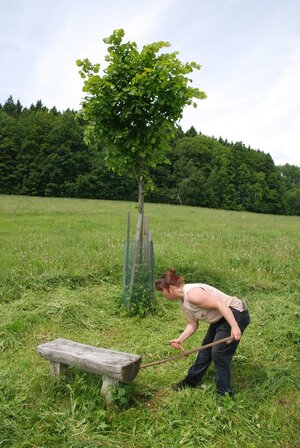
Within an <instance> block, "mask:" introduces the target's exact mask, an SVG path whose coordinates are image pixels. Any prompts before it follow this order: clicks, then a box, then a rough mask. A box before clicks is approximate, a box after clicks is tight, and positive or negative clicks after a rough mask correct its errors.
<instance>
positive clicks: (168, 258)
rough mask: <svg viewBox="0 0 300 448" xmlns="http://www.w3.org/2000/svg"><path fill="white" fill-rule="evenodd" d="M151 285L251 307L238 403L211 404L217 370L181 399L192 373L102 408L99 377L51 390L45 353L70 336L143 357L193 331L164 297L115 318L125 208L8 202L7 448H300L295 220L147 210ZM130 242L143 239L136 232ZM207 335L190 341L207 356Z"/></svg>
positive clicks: (0, 294)
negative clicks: (215, 293)
mask: <svg viewBox="0 0 300 448" xmlns="http://www.w3.org/2000/svg"><path fill="white" fill-rule="evenodd" d="M145 208H146V214H147V215H148V216H149V219H150V228H151V232H152V236H153V240H154V250H155V271H156V274H159V273H160V272H162V271H164V270H166V269H167V268H169V267H176V268H177V270H178V271H179V273H181V274H183V275H184V276H185V279H186V281H187V282H194V281H201V282H204V283H210V284H212V285H214V286H216V287H218V288H220V289H223V290H224V291H225V292H227V293H229V294H233V295H237V296H240V297H241V298H243V299H244V300H246V302H247V304H248V308H249V310H250V314H251V318H252V323H251V325H250V326H249V327H248V328H247V330H246V332H245V335H244V337H243V338H242V341H241V344H240V346H239V349H238V352H237V354H236V355H235V358H234V362H233V383H234V387H235V390H236V397H235V399H234V400H230V399H227V397H225V398H224V399H222V400H220V399H217V398H216V396H215V385H214V369H213V367H212V368H211V369H210V370H209V371H208V372H207V374H206V376H205V378H204V382H203V384H202V385H201V386H199V387H198V388H197V389H191V390H183V391H180V392H174V391H172V390H171V387H170V386H171V385H172V384H174V383H176V382H177V381H179V380H181V379H182V378H183V377H184V376H185V373H186V369H187V367H188V366H189V365H190V364H191V363H192V361H193V355H192V356H191V357H189V358H188V359H186V358H184V359H183V360H180V361H176V362H171V363H166V364H162V365H159V366H156V367H151V368H147V369H142V370H141V371H140V372H139V374H138V376H137V378H136V379H135V381H134V383H133V384H132V385H130V386H121V387H120V388H119V390H118V391H117V392H116V393H115V403H114V405H113V406H111V407H110V408H107V409H106V408H105V406H104V402H103V399H102V397H101V395H100V387H101V378H99V377H97V376H95V375H90V374H85V373H83V372H80V371H77V370H75V369H74V370H72V371H71V374H70V376H68V377H66V378H64V379H63V380H62V381H61V382H60V383H55V382H54V381H53V380H52V379H51V378H50V375H49V366H48V363H47V362H46V361H45V360H43V359H42V358H41V357H39V355H38V354H37V352H36V346H37V345H38V344H41V343H43V342H46V341H49V340H52V339H55V338H58V337H63V338H67V339H72V340H75V341H78V342H82V343H86V344H91V345H97V346H99V347H105V348H110V349H115V350H121V351H126V352H131V353H136V354H140V355H142V356H143V363H148V362H151V361H156V360H159V359H161V358H164V357H168V356H172V355H175V354H177V352H175V351H174V350H173V349H172V348H170V347H169V346H168V345H167V344H166V342H167V341H168V340H170V339H173V338H175V337H177V336H178V335H179V334H180V332H181V331H182V330H183V328H184V325H185V322H184V318H183V315H182V313H181V310H180V306H179V305H178V304H176V303H168V302H167V301H166V299H163V298H162V297H160V296H159V295H157V303H156V307H155V312H154V313H153V314H151V315H149V316H148V317H146V318H139V317H129V316H128V315H126V313H125V312H124V310H123V308H122V307H121V306H120V300H119V298H120V296H121V293H122V270H123V243H124V240H125V236H126V225H127V212H128V211H130V212H131V215H132V222H133V223H135V218H136V213H137V210H136V205H135V204H133V203H126V202H112V201H96V200H76V199H54V198H32V197H18V196H0V241H1V245H0V266H1V269H0V300H1V310H2V312H1V317H0V389H1V390H0V447H1V448H2V447H3V448H4V447H5V448H25V447H26V448H29V447H30V448H46V447H47V448H56V447H62V448H97V447H110V448H181V447H182V448H194V447H206V448H222V447H227V448H237V447H241V448H248V447H249V448H250V447H251V448H267V447H273V448H275V447H278V448H279V447H280V448H299V447H300V393H299V391H300V381H299V378H300V356H299V349H300V327H299V322H300V294H299V289H300V257H299V252H300V251H299V250H300V218H299V217H287V216H271V215H258V214H250V213H244V212H233V211H221V210H212V209H204V208H196V207H195V208H193V207H183V206H171V205H161V204H146V207H145ZM132 234H134V229H132ZM206 328H207V327H206V325H205V324H200V326H199V330H198V332H197V333H196V334H195V335H194V336H193V337H192V338H190V339H189V340H188V341H186V342H185V348H186V349H190V348H193V347H197V346H199V345H200V344H201V340H202V337H203V335H204V332H205V331H206Z"/></svg>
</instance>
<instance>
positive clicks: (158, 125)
mask: <svg viewBox="0 0 300 448" xmlns="http://www.w3.org/2000/svg"><path fill="white" fill-rule="evenodd" d="M123 37H124V31H123V30H122V29H120V30H115V31H114V32H113V34H112V35H111V36H110V37H108V38H105V39H103V41H104V43H106V44H107V45H109V47H108V54H107V56H106V58H105V60H106V62H107V63H108V65H107V67H106V68H105V69H104V70H103V73H102V75H100V74H99V70H100V64H95V65H94V64H92V63H91V62H90V61H89V60H88V59H83V60H78V61H77V65H78V66H79V67H80V68H81V70H80V74H81V76H82V78H84V79H85V81H84V87H83V91H84V92H85V93H86V96H85V98H84V100H83V102H82V110H81V114H82V116H83V118H84V119H85V120H86V121H87V122H88V126H87V128H86V139H87V141H88V142H93V143H97V142H98V143H101V144H102V145H103V144H104V147H105V160H106V163H107V165H108V166H109V167H110V168H111V169H112V170H114V171H118V172H119V173H120V174H124V173H125V174H127V175H129V176H130V175H131V176H134V177H135V178H136V180H137V183H138V187H139V189H138V191H139V192H138V211H139V218H138V225H137V240H138V241H140V240H141V239H142V234H143V230H142V229H143V216H144V193H145V190H147V188H149V187H151V170H153V168H155V167H156V166H157V165H158V164H160V163H163V162H166V161H167V160H166V153H167V151H168V150H169V149H170V148H169V141H170V139H171V137H172V136H174V135H175V129H176V124H177V121H178V120H179V119H180V118H181V117H182V112H183V108H184V106H186V105H191V104H192V105H193V106H194V107H196V106H197V104H196V103H195V102H194V101H193V98H198V99H203V98H205V93H204V92H201V91H200V90H199V89H198V88H193V87H191V86H190V85H189V83H190V82H191V80H190V79H189V78H188V77H187V75H188V74H189V73H192V72H193V70H195V69H197V70H199V69H200V66H199V65H198V64H196V63H195V62H190V63H182V62H181V61H180V60H179V59H178V57H177V55H178V53H177V52H173V53H170V52H169V53H161V52H160V51H161V50H162V49H163V48H166V47H169V46H170V44H169V43H168V42H155V43H152V44H149V45H145V46H144V47H143V48H142V50H141V51H139V50H138V48H137V44H136V43H135V42H125V43H124V42H123Z"/></svg>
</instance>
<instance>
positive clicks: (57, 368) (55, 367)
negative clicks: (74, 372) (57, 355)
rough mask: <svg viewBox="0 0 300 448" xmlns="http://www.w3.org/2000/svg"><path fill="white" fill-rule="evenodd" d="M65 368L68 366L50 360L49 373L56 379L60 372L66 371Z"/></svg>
mask: <svg viewBox="0 0 300 448" xmlns="http://www.w3.org/2000/svg"><path fill="white" fill-rule="evenodd" d="M67 368H68V367H67V366H66V365H65V364H61V363H60V362H54V361H50V373H51V375H52V376H54V377H55V378H57V379H58V378H59V377H60V376H61V374H62V373H64V372H66V370H67Z"/></svg>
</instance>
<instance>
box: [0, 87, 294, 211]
mask: <svg viewBox="0 0 300 448" xmlns="http://www.w3.org/2000/svg"><path fill="white" fill-rule="evenodd" d="M84 127H85V123H84V122H83V121H82V120H80V119H79V118H78V116H77V112H76V111H73V110H66V111H64V112H59V111H58V110H57V109H56V108H55V107H53V108H52V109H48V108H47V107H46V106H44V105H43V104H42V102H41V101H37V102H36V104H32V105H31V107H30V108H25V107H23V106H22V104H21V103H20V101H17V102H15V101H14V100H13V98H12V97H11V96H10V97H9V98H8V99H7V101H6V102H5V103H4V104H3V105H2V104H0V193H1V194H14V195H28V196H53V197H73V198H89V199H111V200H126V201H136V200H137V182H136V180H135V179H134V178H133V177H130V176H119V175H118V174H117V173H113V172H111V171H109V170H108V169H107V168H106V166H105V163H104V148H103V147H97V148H93V147H89V146H87V145H86V144H85V143H84V139H83V136H84ZM296 143H297V142H295V144H296ZM168 158H169V160H170V163H169V164H164V165H160V166H159V167H158V168H156V169H155V170H154V171H153V173H152V179H153V184H154V188H153V189H152V190H150V191H148V192H147V195H146V201H147V202H159V203H169V204H181V205H192V206H200V207H208V208H217V209H227V210H244V211H251V212H258V213H271V214H282V215H298V216H299V215H300V167H298V166H296V165H289V164H285V165H280V166H276V165H275V164H274V161H273V159H272V157H271V156H270V155H269V154H266V153H264V152H263V151H261V150H255V149H252V148H250V147H249V146H248V147H246V146H245V145H244V144H243V143H242V142H235V143H233V142H229V141H228V140H226V139H223V138H221V137H220V138H218V139H217V138H214V137H208V136H205V135H202V134H201V132H200V133H198V132H197V131H196V130H195V128H194V127H191V128H190V129H189V130H188V131H186V132H184V131H183V130H182V129H181V128H180V127H179V128H178V130H177V134H176V137H175V138H174V139H173V140H172V141H171V143H170V151H169V154H168Z"/></svg>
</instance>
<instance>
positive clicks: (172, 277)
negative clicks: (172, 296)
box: [155, 269, 184, 291]
mask: <svg viewBox="0 0 300 448" xmlns="http://www.w3.org/2000/svg"><path fill="white" fill-rule="evenodd" d="M183 283H184V278H183V277H182V276H181V275H178V274H177V273H176V269H170V270H169V271H166V272H164V273H163V274H161V276H160V277H159V278H158V279H157V280H156V282H155V289H156V290H157V291H162V290H163V289H169V287H170V286H176V287H179V286H181V285H182V284H183Z"/></svg>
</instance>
